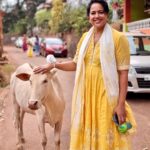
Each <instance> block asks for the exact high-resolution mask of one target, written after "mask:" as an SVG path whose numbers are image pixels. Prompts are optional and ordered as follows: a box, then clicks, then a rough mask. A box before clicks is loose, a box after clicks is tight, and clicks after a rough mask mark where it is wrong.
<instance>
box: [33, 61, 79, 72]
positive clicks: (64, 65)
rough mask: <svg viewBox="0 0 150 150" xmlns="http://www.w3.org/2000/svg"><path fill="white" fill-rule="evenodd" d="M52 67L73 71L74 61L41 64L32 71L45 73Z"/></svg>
mask: <svg viewBox="0 0 150 150" xmlns="http://www.w3.org/2000/svg"><path fill="white" fill-rule="evenodd" d="M52 68H57V69H60V70H63V71H75V70H76V63H75V62H74V61H72V60H71V61H66V62H56V63H55V64H50V63H47V64H45V65H42V66H38V67H36V68H34V70H33V71H34V73H45V72H48V71H50V70H51V69H52Z"/></svg>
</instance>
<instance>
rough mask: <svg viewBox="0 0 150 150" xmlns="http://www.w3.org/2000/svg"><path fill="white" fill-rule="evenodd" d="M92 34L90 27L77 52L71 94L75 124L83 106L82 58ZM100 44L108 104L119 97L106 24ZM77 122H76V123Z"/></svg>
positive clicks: (116, 74)
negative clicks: (73, 84)
mask: <svg viewBox="0 0 150 150" xmlns="http://www.w3.org/2000/svg"><path fill="white" fill-rule="evenodd" d="M93 32H94V27H92V28H91V29H90V30H89V32H88V33H87V34H86V36H85V38H84V40H83V42H82V44H81V47H80V51H79V56H78V62H77V70H76V78H75V86H74V93H73V104H72V106H73V107H72V111H73V112H72V119H73V120H76V121H75V122H76V123H77V122H78V121H79V118H80V117H81V116H80V115H81V113H82V106H83V105H84V101H83V98H84V75H85V64H84V57H85V54H86V50H87V46H88V42H89V40H90V38H91V36H92V33H93ZM99 43H100V62H101V63H100V64H101V68H102V75H103V80H104V84H105V89H106V92H107V96H108V100H109V102H110V103H111V102H114V101H116V100H117V99H118V95H119V84H118V73H117V66H116V59H115V49H114V41H113V35H112V29H111V27H110V26H109V25H108V24H106V25H105V27H104V30H103V33H102V35H101V38H100V39H99ZM77 120H78V121H77Z"/></svg>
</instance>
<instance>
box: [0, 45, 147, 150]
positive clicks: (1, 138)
mask: <svg viewBox="0 0 150 150" xmlns="http://www.w3.org/2000/svg"><path fill="white" fill-rule="evenodd" d="M5 51H6V52H7V53H8V56H9V60H10V61H11V63H13V64H14V65H16V66H18V65H20V64H22V63H24V62H29V63H31V64H33V65H40V64H44V63H45V59H44V58H43V57H32V58H28V57H27V55H26V54H25V53H23V52H22V51H21V50H20V49H17V48H14V47H5ZM59 75H60V78H61V81H62V86H63V92H64V96H65V100H66V109H65V114H64V121H63V128H62V133H61V139H62V142H61V149H62V150H68V149H69V130H70V112H71V97H72V90H73V82H74V72H63V71H59ZM0 96H1V98H4V99H5V107H4V114H3V118H0V150H15V149H16V146H15V141H16V138H15V130H14V127H13V122H12V103H11V101H10V98H9V87H8V88H6V89H5V90H4V92H3V93H1V95H0ZM127 100H128V102H129V104H130V105H131V107H132V109H133V111H134V114H135V118H136V120H137V124H138V132H137V134H136V135H135V136H134V137H133V149H132V150H150V117H149V114H150V109H149V108H150V94H129V95H128V97H127ZM36 124H37V123H36V118H35V117H34V116H32V115H30V114H26V116H25V120H24V133H25V139H26V143H25V148H26V150H41V145H40V135H39V132H38V128H37V125H36ZM46 133H47V137H48V144H47V147H48V148H47V149H52V150H53V149H54V142H53V139H54V138H53V129H52V128H51V127H49V125H46Z"/></svg>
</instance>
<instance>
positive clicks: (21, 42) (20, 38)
mask: <svg viewBox="0 0 150 150" xmlns="http://www.w3.org/2000/svg"><path fill="white" fill-rule="evenodd" d="M22 45H23V39H22V37H18V38H17V39H16V41H15V46H16V47H18V48H22Z"/></svg>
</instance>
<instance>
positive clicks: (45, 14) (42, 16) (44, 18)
mask: <svg viewBox="0 0 150 150" xmlns="http://www.w3.org/2000/svg"><path fill="white" fill-rule="evenodd" d="M50 19H51V12H50V10H47V9H42V10H39V11H38V12H36V14H35V21H36V24H37V26H41V27H43V26H44V24H45V22H48V21H49V20H50Z"/></svg>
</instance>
